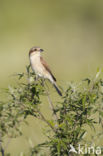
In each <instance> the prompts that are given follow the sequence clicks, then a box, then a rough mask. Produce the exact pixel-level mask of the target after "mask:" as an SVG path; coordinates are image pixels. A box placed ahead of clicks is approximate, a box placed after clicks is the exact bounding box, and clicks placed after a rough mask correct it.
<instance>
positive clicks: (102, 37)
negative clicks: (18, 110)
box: [0, 0, 103, 156]
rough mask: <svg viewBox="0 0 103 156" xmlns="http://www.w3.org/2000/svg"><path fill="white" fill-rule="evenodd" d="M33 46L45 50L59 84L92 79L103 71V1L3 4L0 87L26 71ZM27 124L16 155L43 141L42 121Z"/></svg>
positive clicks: (14, 142)
mask: <svg viewBox="0 0 103 156" xmlns="http://www.w3.org/2000/svg"><path fill="white" fill-rule="evenodd" d="M32 46H40V47H41V48H43V49H44V50H45V52H44V53H43V56H44V58H45V59H46V60H47V62H48V64H49V66H50V67H51V68H52V71H53V73H54V75H55V76H56V77H57V79H58V84H60V85H63V84H64V82H69V81H80V80H82V79H83V78H86V77H89V76H91V75H94V74H95V73H96V69H97V68H98V67H103V1H96V0H84V1H83V0H78V1H77V0H52V1H51V0H38V1H37V0H22V1H21V0H9V1H7V0H4V1H3V0H0V88H4V87H8V85H9V84H12V83H15V80H14V79H13V77H12V75H13V74H16V73H20V72H24V70H25V66H26V65H28V64H29V59H28V51H29V49H30V48H31V47H32ZM64 85H65V84H64ZM28 121H29V129H28V128H27V127H26V126H25V125H24V126H23V127H22V129H23V136H22V137H19V138H17V139H13V140H12V141H11V143H10V144H9V148H8V150H9V151H12V155H13V156H17V155H19V154H20V152H21V151H26V150H28V144H29V143H28V141H29V142H30V140H32V143H33V144H37V143H40V142H41V141H42V140H43V139H44V138H43V136H42V134H41V127H42V126H41V125H40V124H39V123H38V121H36V120H35V121H34V120H33V119H31V118H30V119H28Z"/></svg>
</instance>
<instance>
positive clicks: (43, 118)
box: [38, 110, 56, 132]
mask: <svg viewBox="0 0 103 156" xmlns="http://www.w3.org/2000/svg"><path fill="white" fill-rule="evenodd" d="M38 113H39V115H40V116H41V119H42V120H43V121H44V122H45V123H46V124H47V125H48V126H49V127H50V128H51V129H52V130H53V131H54V132H56V129H55V128H54V127H53V126H52V125H51V124H50V123H49V122H48V121H47V120H46V118H45V117H44V115H43V114H42V113H41V112H40V111H39V110H38Z"/></svg>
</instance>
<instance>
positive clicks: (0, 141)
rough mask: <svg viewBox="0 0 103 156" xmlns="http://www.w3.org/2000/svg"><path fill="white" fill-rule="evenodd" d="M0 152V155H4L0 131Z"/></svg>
mask: <svg viewBox="0 0 103 156" xmlns="http://www.w3.org/2000/svg"><path fill="white" fill-rule="evenodd" d="M0 152H1V154H2V156H4V149H3V147H2V139H1V133H0Z"/></svg>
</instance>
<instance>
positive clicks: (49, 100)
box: [45, 83, 58, 121]
mask: <svg viewBox="0 0 103 156" xmlns="http://www.w3.org/2000/svg"><path fill="white" fill-rule="evenodd" d="M45 85H46V86H47V84H46V83H45ZM47 87H48V86H47ZM45 92H46V94H47V98H48V102H49V105H50V108H51V110H52V112H53V115H54V119H55V121H58V116H57V114H56V112H55V108H54V105H53V103H52V100H51V98H50V95H49V90H47V89H46V88H45Z"/></svg>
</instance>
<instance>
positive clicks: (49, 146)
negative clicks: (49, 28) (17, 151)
mask: <svg viewBox="0 0 103 156" xmlns="http://www.w3.org/2000/svg"><path fill="white" fill-rule="evenodd" d="M26 71H27V72H26V73H25V74H24V73H22V74H17V76H18V78H19V83H18V84H17V85H16V87H9V89H7V90H6V93H7V94H6V96H7V98H6V99H7V100H6V101H5V102H3V101H0V151H1V154H2V156H4V155H9V154H6V152H5V150H6V147H4V146H3V138H4V136H7V137H8V138H9V139H10V138H12V137H17V136H18V135H22V132H21V131H20V129H19V128H18V127H20V124H21V123H22V122H25V119H26V118H27V117H28V115H31V116H33V117H34V118H38V119H39V120H42V121H43V122H44V123H45V124H46V125H47V126H46V128H45V132H46V133H45V135H46V137H47V140H45V141H44V142H43V143H40V144H38V145H36V146H34V147H31V148H30V152H29V153H28V154H25V155H30V156H35V155H37V156H40V155H41V156H43V155H44V156H46V155H47V156H48V155H50V156H52V155H54V156H68V155H76V153H70V149H71V145H72V146H73V147H75V149H76V150H78V144H81V145H82V147H83V146H84V145H85V143H86V144H89V145H92V143H93V142H94V141H95V139H97V138H98V137H102V130H103V129H102V128H103V120H102V119H103V80H102V79H101V78H100V77H99V74H100V71H98V72H97V74H96V76H95V78H91V79H89V78H87V79H85V80H83V81H82V82H81V83H79V84H75V83H70V84H69V85H68V86H67V88H66V89H65V91H63V96H62V97H61V99H60V101H59V102H58V103H57V104H56V105H54V104H53V102H52V100H51V98H50V91H48V87H47V84H46V82H45V80H43V79H40V78H39V79H37V77H36V75H35V74H34V73H32V72H31V71H30V66H28V67H27V68H26ZM22 80H23V81H22ZM41 96H44V97H47V98H48V102H49V104H50V105H51V113H52V116H51V120H48V119H47V118H46V117H45V116H44V114H43V113H42V111H41V103H42V100H41ZM89 127H90V128H91V131H94V133H95V135H92V134H91V137H92V139H91V140H89V142H88V139H87V137H88V134H89V133H90V129H89ZM97 127H99V132H96V128H97ZM96 146H98V144H96ZM45 151H46V152H45ZM101 152H102V151H101ZM87 155H89V154H88V153H87Z"/></svg>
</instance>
